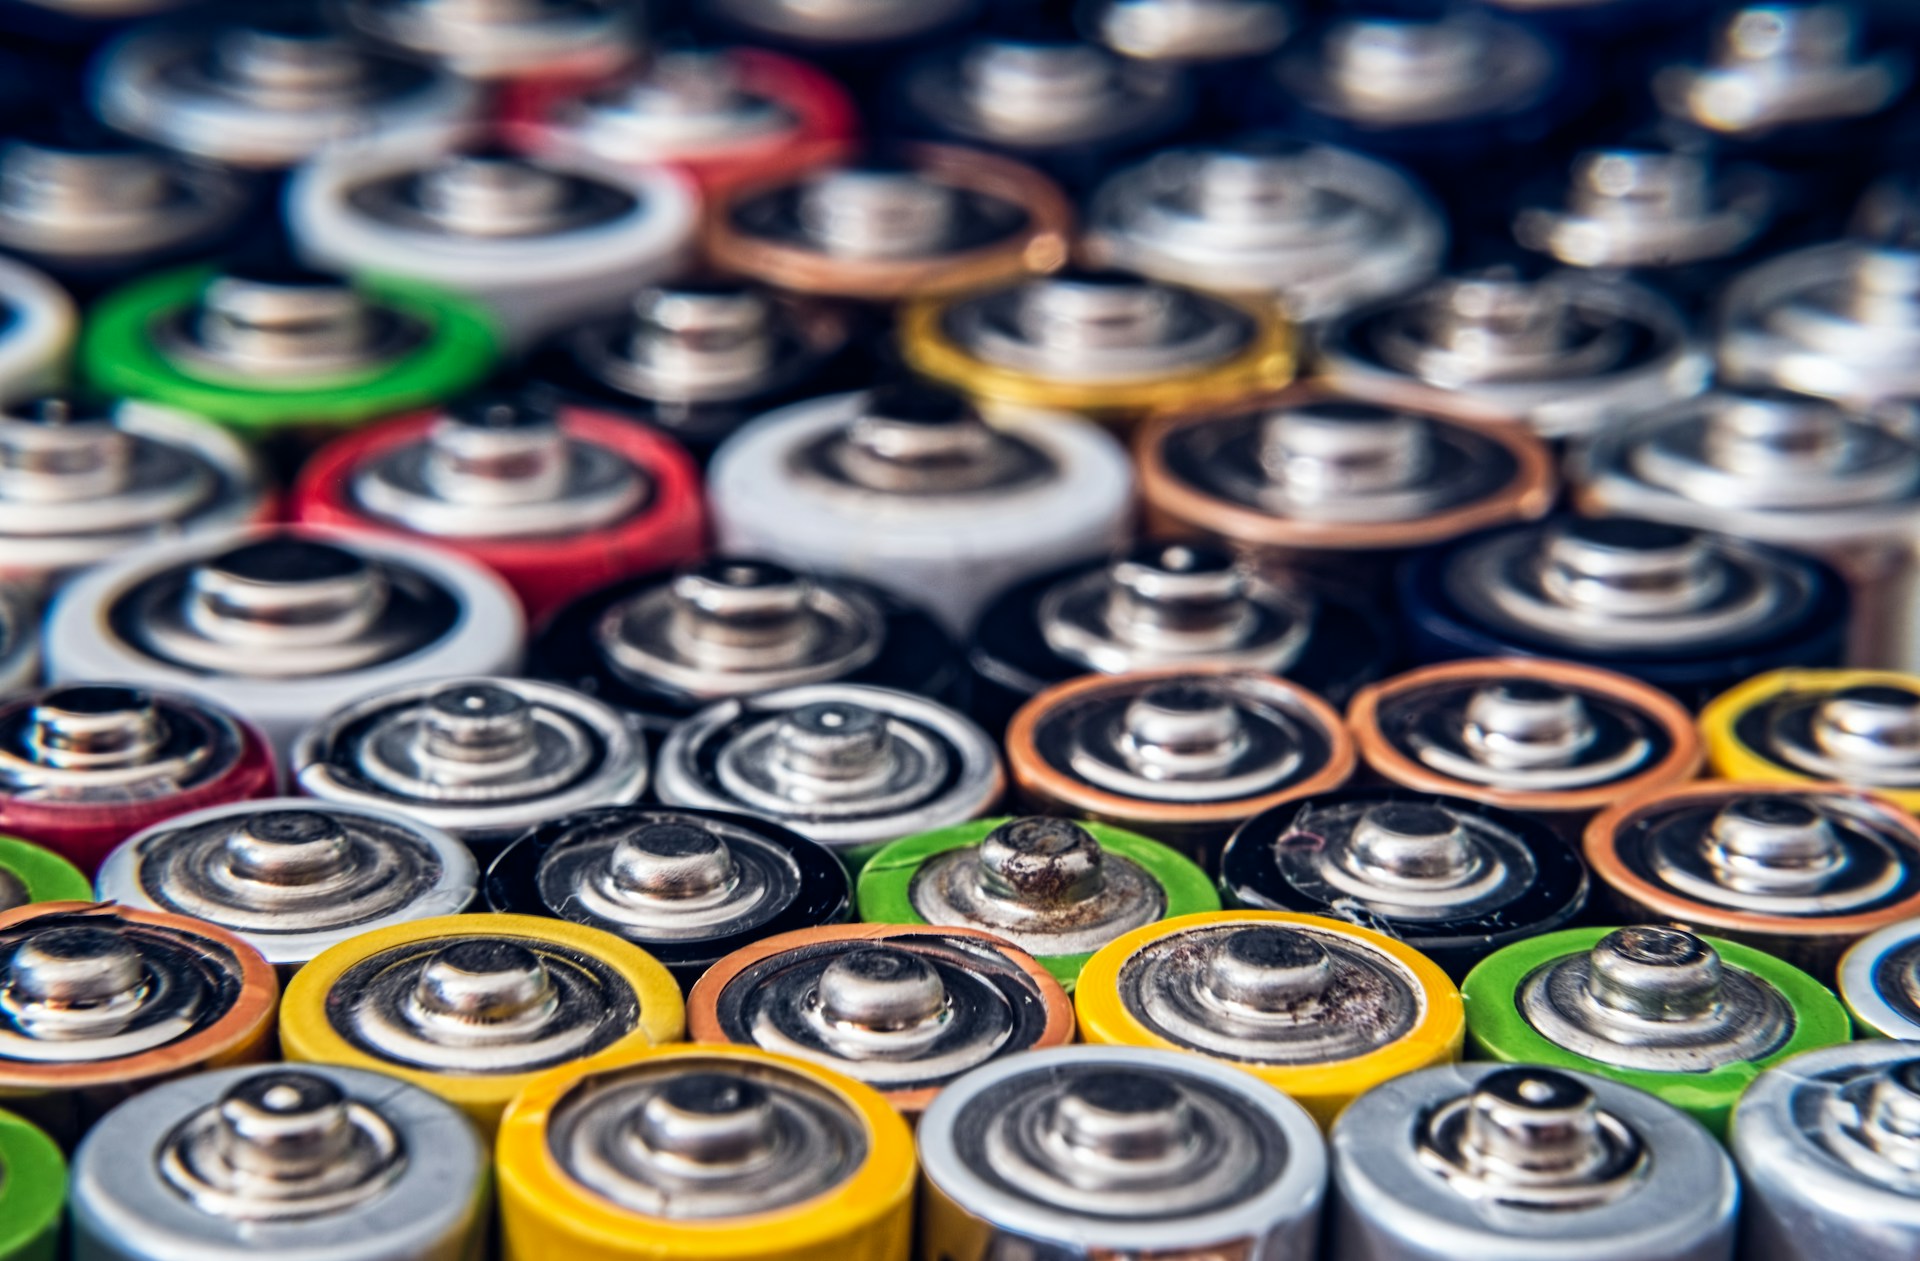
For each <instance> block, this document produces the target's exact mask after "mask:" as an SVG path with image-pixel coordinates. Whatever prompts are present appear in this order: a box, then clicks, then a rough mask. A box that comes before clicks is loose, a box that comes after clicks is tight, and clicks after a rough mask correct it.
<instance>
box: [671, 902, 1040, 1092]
mask: <svg viewBox="0 0 1920 1261" xmlns="http://www.w3.org/2000/svg"><path fill="white" fill-rule="evenodd" d="M796 982H797V984H796ZM782 988H784V989H786V990H787V991H788V994H787V995H786V998H787V1000H788V1001H785V1002H783V1001H780V996H779V995H778V994H777V993H773V994H772V997H769V993H770V992H773V991H778V990H779V989H782ZM796 990H797V991H798V992H797V993H796V992H794V991H796ZM836 997H838V998H839V1000H840V1001H839V1002H836V1001H835V999H836ZM836 1007H840V1008H843V1009H844V1010H841V1011H835V1010H834V1009H835V1008H836ZM789 1024H791V1025H792V1026H793V1027H792V1028H783V1027H782V1026H783V1025H789ZM687 1035H688V1037H690V1038H691V1039H692V1040H693V1041H695V1042H735V1043H741V1044H743V1045H750V1046H758V1047H760V1048H761V1049H762V1050H767V1051H779V1052H782V1053H784V1054H788V1055H801V1056H804V1057H806V1058H808V1059H813V1060H819V1061H822V1062H824V1063H826V1064H827V1065H828V1067H830V1068H833V1069H834V1070H836V1071H838V1072H841V1073H845V1074H846V1075H847V1076H849V1077H852V1078H854V1079H855V1080H856V1081H863V1082H865V1083H866V1084H867V1085H869V1086H872V1087H873V1088H874V1089H875V1090H878V1091H880V1092H881V1093H882V1094H884V1095H885V1096H886V1097H887V1102H889V1103H891V1104H892V1105H893V1106H894V1107H896V1108H898V1109H899V1110H900V1111H901V1112H902V1113H903V1114H904V1115H905V1116H906V1117H907V1119H908V1120H915V1119H917V1118H918V1117H919V1115H920V1113H922V1112H923V1111H925V1110H926V1107H927V1105H928V1104H930V1103H932V1102H933V1097H934V1096H935V1095H937V1094H939V1093H940V1089H941V1087H943V1086H945V1085H946V1084H947V1082H949V1081H951V1080H952V1079H953V1078H955V1077H958V1076H960V1075H961V1074H962V1073H964V1072H967V1071H969V1070H971V1069H974V1068H977V1067H979V1066H980V1065H982V1064H985V1063H988V1062H990V1061H992V1060H996V1059H1000V1058H1002V1057H1004V1056H1008V1055H1018V1054H1021V1053H1023V1052H1026V1051H1034V1050H1039V1049H1041V1048H1043V1047H1051V1046H1065V1045H1067V1044H1068V1043H1070V1042H1072V1041H1073V1036H1074V1021H1073V1000H1072V999H1070V998H1069V997H1067V992H1066V990H1065V989H1063V988H1062V987H1061V985H1060V982H1059V981H1057V980H1055V979H1054V977H1053V974H1052V973H1050V972H1048V971H1047V970H1046V969H1045V968H1044V967H1042V966H1041V965H1040V964H1039V963H1038V962H1037V961H1036V960H1035V959H1034V957H1033V956H1032V955H1030V954H1028V953H1027V952H1026V951H1024V950H1021V949H1020V948H1019V947H1017V946H1015V945H1013V944H1012V943H1011V942H1008V941H1007V940H1006V939H1005V938H1002V937H997V936H995V935H994V934H992V933H989V932H983V931H981V930H979V929H976V928H958V927H947V928H942V927H937V926H934V925H930V924H835V925H830V926H827V927H823V928H802V929H799V930H797V931H795V932H791V933H781V934H779V935H778V936H775V937H769V938H767V939H765V940H764V941H758V942H755V943H754V944H753V945H751V946H746V947H743V948H741V949H739V950H736V951H734V952H733V953H732V954H730V955H728V956H726V957H725V958H724V959H722V960H720V962H718V963H716V964H714V965H713V966H712V967H711V968H709V969H707V972H706V975H704V976H702V977H701V978H700V981H699V983H698V984H696V985H695V986H694V987H693V990H692V991H691V992H690V993H689V994H688V995H687ZM916 1064H924V1065H926V1071H925V1072H916V1071H914V1066H915V1065H916Z"/></svg>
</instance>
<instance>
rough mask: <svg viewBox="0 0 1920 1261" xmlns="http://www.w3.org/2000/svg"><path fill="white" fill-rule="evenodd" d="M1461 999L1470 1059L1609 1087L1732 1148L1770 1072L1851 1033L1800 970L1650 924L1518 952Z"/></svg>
mask: <svg viewBox="0 0 1920 1261" xmlns="http://www.w3.org/2000/svg"><path fill="white" fill-rule="evenodd" d="M1460 988H1461V992H1462V993H1463V994H1464V995H1465V997H1466V1002H1467V1036H1468V1039H1469V1041H1470V1050H1471V1051H1472V1053H1473V1056H1474V1058H1476V1059H1486V1060H1501V1061H1504V1062H1506V1063H1510V1064H1528V1065H1539V1066H1542V1067H1552V1068H1569V1069H1576V1070H1579V1071H1581V1072H1587V1073H1597V1074H1599V1075H1600V1076H1602V1077H1611V1078H1612V1079H1613V1080H1615V1081H1617V1082H1621V1083H1623V1084H1625V1085H1628V1086H1637V1087H1639V1088H1640V1089H1641V1090H1644V1091H1646V1092H1648V1093H1649V1094H1654V1095H1658V1096H1660V1098H1662V1099H1665V1100H1666V1101H1667V1102H1668V1103H1670V1104H1672V1105H1673V1106H1675V1107H1677V1108H1679V1109H1680V1110H1681V1111H1683V1112H1687V1113H1690V1114H1692V1116H1693V1117H1694V1118H1695V1119H1696V1120H1698V1121H1699V1122H1700V1123H1701V1124H1703V1125H1705V1126H1706V1127H1707V1128H1708V1129H1709V1130H1712V1131H1713V1132H1714V1133H1715V1134H1716V1135H1720V1136H1723V1137H1724V1135H1725V1134H1726V1129H1727V1118H1728V1115H1729V1114H1730V1113H1731V1112H1732V1110H1733V1105H1734V1101H1735V1100H1736V1099H1738V1098H1739V1097H1740V1092H1741V1091H1743V1090H1745V1089H1746V1088H1747V1086H1748V1085H1749V1084H1750V1083H1751V1082H1752V1081H1753V1079H1754V1078H1755V1077H1757V1076H1759V1074H1760V1072H1761V1070H1763V1069H1765V1068H1768V1067H1770V1066H1772V1065H1774V1064H1777V1063H1779V1062H1780V1061H1782V1060H1784V1059H1786V1058H1787V1057H1789V1056H1792V1055H1797V1054H1799V1053H1800V1052H1802V1051H1810V1050H1813V1049H1814V1048H1816V1047H1822V1046H1831V1045H1833V1044H1834V1043H1836V1042H1845V1041H1846V1040H1847V1039H1848V1038H1849V1037H1851V1036H1852V1029H1851V1026H1850V1025H1849V1023H1848V1020H1847V1009H1846V1008H1845V1007H1842V1006H1841V1005H1840V1000H1839V999H1837V998H1835V997H1834V996H1833V995H1832V994H1831V993H1829V992H1828V991H1827V989H1826V987H1825V986H1823V985H1821V984H1820V982H1818V981H1816V980H1814V979H1813V978H1812V977H1810V976H1808V975H1807V974H1806V973H1805V972H1802V971H1800V969H1798V968H1796V967H1794V966H1793V965H1791V964H1788V963H1782V962H1781V961H1780V960H1778V959H1776V958H1774V957H1773V956H1772V955H1769V954H1763V953H1761V952H1760V951H1758V950H1755V949H1753V948H1752V947H1750V946H1742V945H1740V944H1739V943H1737V942H1731V941H1723V940H1721V939H1720V938H1717V937H1696V936H1694V935H1693V934H1692V933H1689V932H1685V931H1683V930H1681V929H1678V928H1663V927H1659V926H1655V925H1639V926H1635V927H1631V928H1569V929H1564V930H1562V931H1561V932H1557V933H1547V934H1545V935H1544V936H1539V937H1534V938H1531V939H1529V940H1526V941H1520V942H1515V943H1514V944H1513V945H1510V946H1507V947H1505V948H1504V949H1501V950H1498V951H1496V952H1495V953H1493V954H1492V955H1489V956H1488V957H1487V958H1486V960H1485V961H1483V962H1482V963H1481V964H1480V965H1479V966H1478V967H1476V968H1474V970H1473V971H1472V972H1471V973H1469V974H1468V975H1467V979H1466V980H1465V981H1464V982H1463V983H1462V984H1461V987H1460Z"/></svg>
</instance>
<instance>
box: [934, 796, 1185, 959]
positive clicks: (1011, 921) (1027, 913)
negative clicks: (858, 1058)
mask: <svg viewBox="0 0 1920 1261" xmlns="http://www.w3.org/2000/svg"><path fill="white" fill-rule="evenodd" d="M908 897H909V898H910V899H911V902H912V905H913V909H914V911H915V912H916V913H917V914H918V915H919V916H920V918H921V919H923V920H925V921H926V922H927V923H929V924H935V925H944V926H948V927H961V928H980V929H985V930H986V931H988V932H990V933H995V934H997V935H999V936H1001V937H1004V938H1006V939H1007V940H1008V941H1010V942H1012V943H1013V944H1014V945H1016V946H1018V947H1020V948H1021V949H1022V950H1025V951H1026V952H1027V953H1028V954H1032V955H1039V956H1046V955H1073V954H1086V953H1088V952H1091V951H1094V950H1097V949H1099V948H1100V947H1101V946H1104V945H1105V944H1107V943H1108V942H1109V941H1112V940H1113V939H1114V938H1115V937H1118V936H1120V935H1121V934H1122V933H1125V932H1128V931H1131V930H1132V929H1135V928H1139V927H1141V926H1143V925H1146V924H1151V923H1153V922H1154V921H1156V920H1158V919H1160V918H1161V917H1162V916H1163V915H1165V914H1166V907H1167V895H1166V890H1165V889H1163V888H1162V887H1161V885H1160V883H1159V882H1158V881H1157V880H1155V879H1154V878H1153V876H1152V875H1151V874H1150V873H1148V871H1147V870H1146V869H1145V868H1143V867H1141V866H1140V865H1139V864H1138V863H1136V862H1134V861H1133V860H1132V859H1130V858H1123V857H1121V856H1120V855H1118V854H1114V853H1109V852H1107V851H1106V850H1103V849H1102V848H1101V847H1100V843H1099V842H1098V841H1097V840H1095V839H1094V837H1093V834H1092V833H1090V832H1088V831H1087V830H1086V829H1085V828H1083V827H1081V826H1080V825H1079V824H1077V823H1073V822H1070V821H1068V820H1066V819H1054V818H1044V817H1032V818H1019V819H1010V820H1008V821H1007V822H1006V823H1003V824H1001V825H1000V826H999V827H997V828H995V829H994V830H993V831H992V832H989V833H988V834H987V836H986V837H985V839H983V840H982V841H981V842H980V843H979V844H978V845H972V846H965V847H962V848H959V849H952V850H948V851H947V852H945V853H943V854H937V855H935V856H934V857H932V858H930V859H928V860H927V861H926V862H925V863H923V864H921V866H920V868H919V870H917V871H915V872H914V873H913V880H912V883H911V885H910V886H909V888H908Z"/></svg>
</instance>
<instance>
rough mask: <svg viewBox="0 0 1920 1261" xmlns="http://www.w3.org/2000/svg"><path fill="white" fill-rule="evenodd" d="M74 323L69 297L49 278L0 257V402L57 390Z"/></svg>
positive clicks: (70, 347) (64, 370)
mask: <svg viewBox="0 0 1920 1261" xmlns="http://www.w3.org/2000/svg"><path fill="white" fill-rule="evenodd" d="M79 325H80V314H79V311H78V310H77V309H76V308H75V307H74V304H73V299H72V298H70V297H68V296H67V293H66V291H65V290H64V289H62V288H61V287H60V286H59V285H57V284H55V283H54V282H53V280H52V279H51V278H50V277H48V276H46V275H45V274H43V273H41V272H38V271H35V270H34V269H33V268H31V267H26V266H23V265H21V264H19V263H16V262H14V261H13V260H11V259H6V258H0V402H7V401H12V400H14V399H24V398H31V397H33V396H34V395H36V394H42V393H45V392H46V391H48V390H54V389H59V388H60V386H61V385H62V384H63V383H64V382H65V380H66V377H67V375H68V372H67V360H68V357H69V355H70V354H71V353H72V351H73V344H74V335H75V333H76V331H77V330H78V328H79Z"/></svg>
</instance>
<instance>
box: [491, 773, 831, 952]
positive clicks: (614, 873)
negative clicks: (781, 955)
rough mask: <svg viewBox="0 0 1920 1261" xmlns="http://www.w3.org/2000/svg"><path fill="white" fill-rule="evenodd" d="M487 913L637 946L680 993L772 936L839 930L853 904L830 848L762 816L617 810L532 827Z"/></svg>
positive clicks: (507, 861)
mask: <svg viewBox="0 0 1920 1261" xmlns="http://www.w3.org/2000/svg"><path fill="white" fill-rule="evenodd" d="M485 892H486V898H487V906H488V908H489V909H491V910H494V911H503V912H508V913H512V914H516V915H524V916H535V915H538V916H544V917H547V918H551V919H556V920H562V921H566V922H568V923H573V924H585V925H587V926H589V927H591V928H596V929H599V930H600V931H601V932H605V933H612V934H614V935H615V936H617V937H621V938H623V939H625V940H627V941H630V942H632V943H633V944H635V945H636V946H639V947H640V948H641V949H643V950H645V951H646V952H647V953H648V954H649V955H650V956H652V957H653V958H654V959H656V960H657V961H659V962H660V963H661V964H663V965H664V966H665V967H666V968H667V970H668V971H670V972H672V973H673V976H674V979H675V980H676V981H677V982H678V983H679V985H680V988H681V989H682V990H688V989H691V988H692V987H693V984H694V982H696V981H698V980H699V979H700V977H701V976H702V975H703V974H704V973H705V972H706V971H707V969H708V968H709V967H711V966H713V964H714V962H715V961H716V960H719V959H721V958H723V957H725V956H727V955H730V954H732V953H734V952H735V951H738V950H742V949H745V948H748V947H750V946H751V945H752V944H753V943H754V942H756V941H759V940H761V939H763V938H766V937H770V936H775V935H784V934H788V933H791V932H794V931H796V930H808V929H812V928H814V927H816V926H818V925H821V924H835V923H838V922H840V921H841V920H843V919H846V918H847V915H848V911H849V909H850V903H851V902H852V896H851V887H850V885H849V882H848V879H847V873H846V869H845V868H843V867H842V866H841V865H840V862H839V860H838V859H837V858H836V857H835V856H834V855H833V854H832V853H830V852H829V851H828V850H827V849H826V847H825V846H823V845H818V844H816V843H814V842H813V841H811V840H809V839H807V838H806V837H804V836H801V835H800V834H799V833H797V832H793V831H790V830H788V829H787V828H784V827H781V826H780V825H779V824H777V823H774V822H771V821H770V820H767V819H763V818H760V817H758V816H755V815H749V814H740V813H730V812H726V811H720V810H693V809H687V808H684V807H667V808H661V807H659V806H652V805H647V806H640V805H632V806H609V807H603V808H600V809H593V810H581V811H578V812H576V813H573V814H568V815H565V816H563V817H561V818H558V819H553V820H551V821H549V822H547V823H543V824H541V825H540V826H539V827H537V828H534V829H533V830H532V831H530V832H528V833H527V834H526V835H525V836H523V837H521V838H520V839H519V840H518V841H515V842H514V843H513V844H512V845H510V846H508V847H507V848H506V849H505V850H504V851H503V852H502V853H501V855H500V857H499V858H497V859H495V860H494V862H493V865H492V866H491V867H489V868H488V869H487V877H486V883H485Z"/></svg>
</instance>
